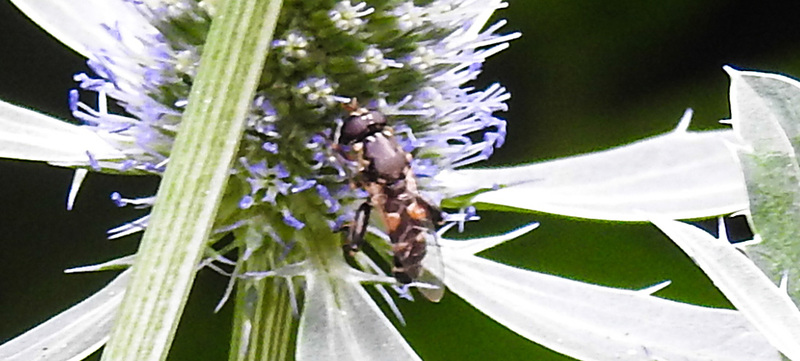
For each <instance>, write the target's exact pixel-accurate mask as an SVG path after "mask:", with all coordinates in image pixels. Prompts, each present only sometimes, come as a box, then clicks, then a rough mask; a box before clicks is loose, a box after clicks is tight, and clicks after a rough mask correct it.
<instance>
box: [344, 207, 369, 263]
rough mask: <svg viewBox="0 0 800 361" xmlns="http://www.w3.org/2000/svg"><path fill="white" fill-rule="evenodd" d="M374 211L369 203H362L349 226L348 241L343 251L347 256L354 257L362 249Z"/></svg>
mask: <svg viewBox="0 0 800 361" xmlns="http://www.w3.org/2000/svg"><path fill="white" fill-rule="evenodd" d="M370 211H372V205H371V204H369V202H364V203H361V206H360V207H358V210H357V211H356V216H355V217H354V218H353V222H352V223H351V224H350V225H347V226H346V227H345V228H347V241H346V242H345V244H344V246H342V249H343V250H344V253H345V255H347V256H352V255H353V254H354V253H356V252H358V251H359V250H360V249H361V245H363V244H364V236H366V234H367V226H368V225H369V214H370Z"/></svg>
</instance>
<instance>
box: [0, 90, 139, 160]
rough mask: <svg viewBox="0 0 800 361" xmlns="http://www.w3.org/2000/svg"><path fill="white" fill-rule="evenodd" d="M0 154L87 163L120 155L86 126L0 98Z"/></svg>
mask: <svg viewBox="0 0 800 361" xmlns="http://www.w3.org/2000/svg"><path fill="white" fill-rule="evenodd" d="M0 129H2V130H3V131H2V132H0V157H2V158H12V159H23V160H35V161H43V162H67V163H79V164H88V163H89V154H91V156H92V157H94V158H95V159H98V160H102V159H120V158H124V155H123V154H122V153H121V152H120V151H118V150H117V149H115V148H114V147H112V146H111V145H110V144H108V143H106V142H105V141H104V140H103V139H102V138H101V137H99V136H98V135H97V134H96V133H94V132H92V131H90V130H89V129H86V128H82V127H80V126H77V125H73V124H69V123H67V122H64V121H61V120H58V119H56V118H52V117H49V116H46V115H44V114H40V113H37V112H35V111H32V110H29V109H25V108H22V107H18V106H15V105H12V104H9V103H6V102H3V101H0Z"/></svg>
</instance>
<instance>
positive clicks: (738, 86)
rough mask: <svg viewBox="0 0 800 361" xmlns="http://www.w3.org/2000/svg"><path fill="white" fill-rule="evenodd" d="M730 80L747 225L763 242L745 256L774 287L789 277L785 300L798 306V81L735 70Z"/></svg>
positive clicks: (799, 104)
mask: <svg viewBox="0 0 800 361" xmlns="http://www.w3.org/2000/svg"><path fill="white" fill-rule="evenodd" d="M725 71H727V72H728V74H729V75H730V77H731V89H730V98H731V99H730V102H731V124H732V125H733V130H734V132H735V133H736V134H737V135H739V136H740V137H741V139H742V141H743V142H744V145H743V146H741V147H739V148H738V149H737V151H738V155H739V159H740V160H741V164H742V170H743V171H744V176H745V180H746V182H747V191H748V194H749V197H750V217H749V220H750V221H751V226H752V227H753V230H754V232H755V233H757V234H758V235H759V236H760V239H761V242H760V243H758V244H754V245H751V246H748V247H747V248H746V252H747V255H748V256H749V257H750V259H752V260H753V262H754V263H755V264H756V265H757V266H758V267H759V268H761V269H762V270H763V271H764V273H766V274H767V276H768V277H769V278H770V279H771V280H772V282H773V283H776V284H777V283H778V281H779V280H780V279H781V277H782V276H783V275H784V273H786V272H788V274H789V280H790V282H789V283H788V288H789V295H790V296H791V297H792V299H793V300H794V302H795V304H797V305H800V278H798V276H800V165H799V164H798V153H800V82H798V81H796V80H794V79H790V78H788V77H785V76H781V75H777V74H766V73H757V72H748V71H738V70H735V69H733V68H731V67H725Z"/></svg>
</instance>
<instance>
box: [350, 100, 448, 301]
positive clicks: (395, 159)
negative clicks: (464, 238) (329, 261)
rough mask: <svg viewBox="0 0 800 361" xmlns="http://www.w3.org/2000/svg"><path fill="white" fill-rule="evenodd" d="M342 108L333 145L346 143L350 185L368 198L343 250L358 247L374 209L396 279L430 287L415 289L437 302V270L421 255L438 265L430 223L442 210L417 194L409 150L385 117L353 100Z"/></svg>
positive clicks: (439, 286) (440, 289)
mask: <svg viewBox="0 0 800 361" xmlns="http://www.w3.org/2000/svg"><path fill="white" fill-rule="evenodd" d="M345 109H346V110H347V111H349V116H348V117H347V118H346V119H345V120H344V123H343V124H342V126H341V129H340V130H339V132H338V134H337V138H338V139H336V140H335V146H336V147H337V148H339V150H342V147H349V151H348V152H346V153H344V152H343V153H342V154H343V155H344V156H345V157H346V158H347V159H349V160H351V161H355V163H356V168H357V169H356V170H355V172H354V175H353V177H352V182H353V185H354V186H355V187H359V188H363V189H364V190H366V191H367V192H368V193H369V198H368V199H367V200H365V201H364V203H362V204H361V206H360V207H359V208H358V210H357V211H356V215H355V218H354V219H353V221H352V223H351V224H350V225H349V226H348V227H347V228H348V230H347V241H346V243H345V245H344V250H345V252H346V253H348V254H352V253H354V252H357V251H358V250H359V249H360V247H361V245H362V244H363V242H364V237H365V235H366V232H367V226H368V224H369V217H370V213H371V212H372V210H376V211H377V212H378V213H379V214H380V216H381V218H382V220H383V224H384V225H385V227H386V233H387V234H388V235H389V240H390V241H391V243H392V252H393V259H394V261H393V263H394V264H393V267H392V273H393V275H394V277H395V279H397V281H399V282H400V283H403V284H409V283H412V282H415V281H417V282H420V283H423V284H427V285H430V286H432V288H428V287H418V289H419V291H420V293H422V294H423V295H424V296H425V297H426V298H428V299H429V300H431V301H433V302H438V301H439V300H440V299H441V298H442V296H443V295H444V285H443V284H442V282H441V280H440V279H439V277H441V274H439V275H438V277H437V275H434V274H432V273H431V272H430V271H428V270H426V269H425V268H423V267H422V260H423V259H424V258H425V257H426V255H427V257H428V258H429V259H428V260H427V261H426V263H428V264H437V263H438V264H441V258H440V257H441V255H440V254H439V248H438V246H437V245H436V232H435V228H434V225H436V224H440V223H442V221H443V217H442V211H441V210H439V208H438V207H437V206H435V205H433V204H432V203H431V202H429V201H428V200H426V199H425V198H424V197H422V196H421V195H420V194H419V192H418V190H417V180H416V178H415V177H414V174H413V172H412V171H411V161H412V159H413V158H412V155H411V154H410V153H408V152H406V151H404V150H403V149H402V147H401V146H400V144H399V143H398V142H397V140H396V139H395V137H394V132H393V130H392V128H391V127H389V126H388V125H387V121H386V117H385V116H384V115H383V114H382V113H381V112H379V111H377V110H369V109H366V108H362V107H359V105H358V103H357V102H356V100H355V99H352V100H351V101H350V103H349V104H346V105H345ZM434 258H435V259H434Z"/></svg>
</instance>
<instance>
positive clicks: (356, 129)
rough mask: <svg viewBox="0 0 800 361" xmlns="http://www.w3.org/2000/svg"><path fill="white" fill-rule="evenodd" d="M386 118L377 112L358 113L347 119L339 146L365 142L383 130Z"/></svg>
mask: <svg viewBox="0 0 800 361" xmlns="http://www.w3.org/2000/svg"><path fill="white" fill-rule="evenodd" d="M385 126H386V117H385V116H384V115H383V113H381V112H379V111H377V110H369V111H365V112H357V113H353V114H351V115H350V116H349V117H347V119H345V121H344V124H343V125H342V130H341V134H340V136H339V144H343V145H346V144H352V143H354V142H359V141H362V140H364V138H366V137H368V136H369V135H371V134H375V133H377V132H380V131H381V130H383V128H384V127H385Z"/></svg>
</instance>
